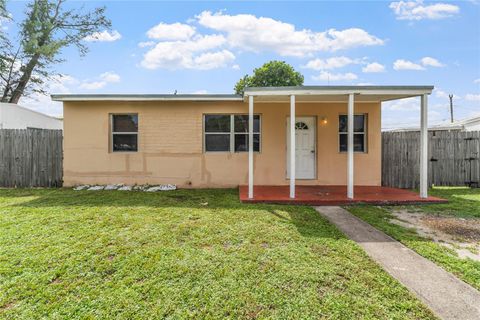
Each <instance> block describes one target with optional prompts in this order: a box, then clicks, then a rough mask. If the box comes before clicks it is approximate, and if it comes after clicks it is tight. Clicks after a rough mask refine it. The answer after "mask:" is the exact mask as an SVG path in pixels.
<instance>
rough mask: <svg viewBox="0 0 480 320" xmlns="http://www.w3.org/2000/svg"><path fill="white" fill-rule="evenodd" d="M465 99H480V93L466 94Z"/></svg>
mask: <svg viewBox="0 0 480 320" xmlns="http://www.w3.org/2000/svg"><path fill="white" fill-rule="evenodd" d="M465 100H467V101H480V94H472V93H469V94H467V95H465Z"/></svg>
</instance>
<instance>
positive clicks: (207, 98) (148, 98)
mask: <svg viewBox="0 0 480 320" xmlns="http://www.w3.org/2000/svg"><path fill="white" fill-rule="evenodd" d="M51 98H52V100H53V101H243V97H242V96H240V95H200V94H199V95H68V94H67V95H62V94H58V95H57V94H52V95H51Z"/></svg>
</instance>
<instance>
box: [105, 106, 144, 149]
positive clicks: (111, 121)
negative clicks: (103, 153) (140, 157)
mask: <svg viewBox="0 0 480 320" xmlns="http://www.w3.org/2000/svg"><path fill="white" fill-rule="evenodd" d="M114 116H137V131H136V132H115V131H113V128H114V126H113V117H114ZM139 127H140V117H139V116H138V113H110V148H109V149H110V152H111V153H135V152H138V151H139V149H140V143H139V135H138V129H139ZM122 134H130V135H132V134H134V135H136V136H137V150H134V151H133V150H132V151H125V150H113V136H114V135H122Z"/></svg>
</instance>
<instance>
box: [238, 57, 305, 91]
mask: <svg viewBox="0 0 480 320" xmlns="http://www.w3.org/2000/svg"><path fill="white" fill-rule="evenodd" d="M301 85H303V75H302V74H301V73H300V72H298V71H295V69H294V68H293V67H292V66H291V65H289V64H288V63H286V62H285V61H276V60H273V61H270V62H267V63H265V64H264V65H263V66H261V67H260V68H256V69H255V70H253V75H252V76H249V75H245V76H244V77H243V78H241V79H240V80H238V82H237V83H236V84H235V93H237V94H243V91H244V90H245V87H285V86H301Z"/></svg>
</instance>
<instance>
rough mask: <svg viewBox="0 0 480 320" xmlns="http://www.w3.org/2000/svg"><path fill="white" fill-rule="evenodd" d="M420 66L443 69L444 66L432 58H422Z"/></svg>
mask: <svg viewBox="0 0 480 320" xmlns="http://www.w3.org/2000/svg"><path fill="white" fill-rule="evenodd" d="M421 61H422V64H423V65H424V66H425V67H427V66H429V67H437V68H439V67H444V66H445V65H444V64H443V63H441V62H440V61H438V60H437V59H435V58H432V57H423V58H422V60H421Z"/></svg>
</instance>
